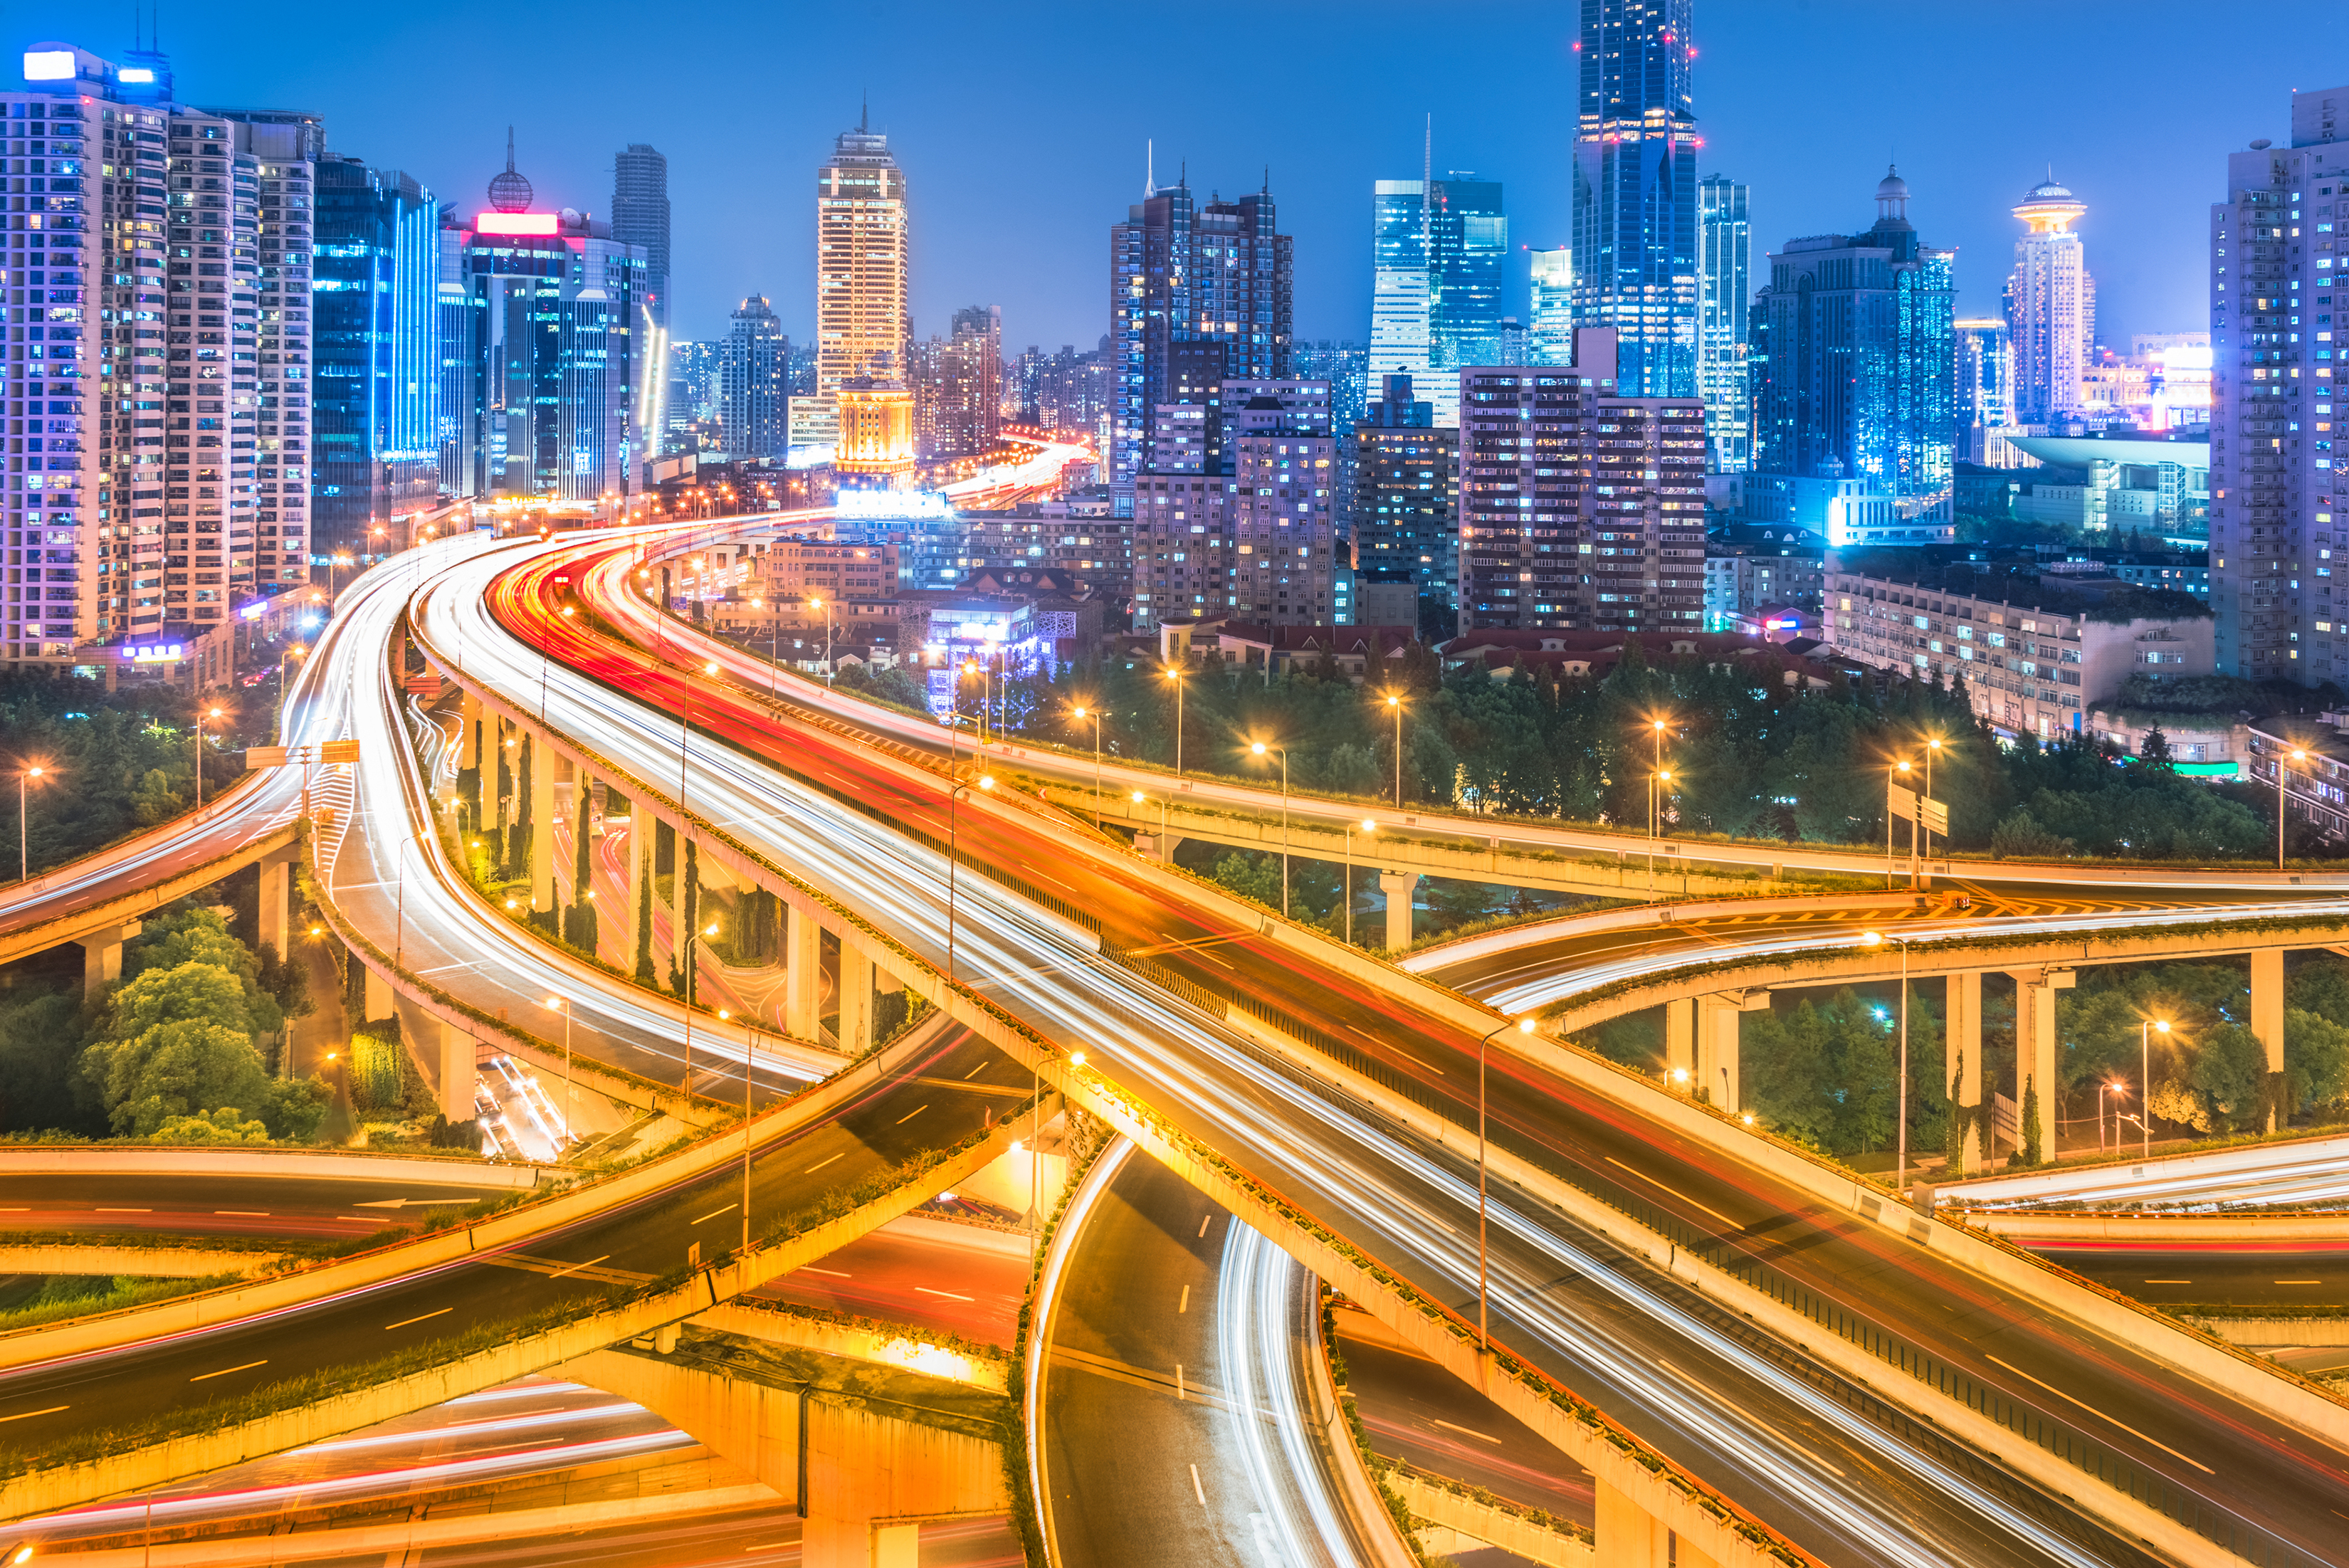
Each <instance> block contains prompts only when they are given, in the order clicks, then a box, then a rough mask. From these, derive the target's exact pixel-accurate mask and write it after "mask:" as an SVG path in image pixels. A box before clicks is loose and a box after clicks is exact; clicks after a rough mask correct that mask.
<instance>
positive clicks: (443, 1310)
mask: <svg viewBox="0 0 2349 1568" xmlns="http://www.w3.org/2000/svg"><path fill="white" fill-rule="evenodd" d="M456 1310H457V1309H456V1308H455V1307H453V1306H444V1307H442V1308H441V1309H440V1312H426V1313H419V1314H418V1315H416V1316H414V1317H403V1318H401V1319H400V1320H399V1321H398V1323H387V1324H385V1325H384V1326H383V1330H384V1332H385V1333H386V1334H388V1333H390V1332H391V1331H392V1330H393V1329H395V1328H405V1327H407V1326H409V1324H411V1323H422V1322H423V1321H424V1320H425V1319H427V1318H431V1317H439V1316H440V1315H441V1314H442V1313H450V1312H454V1311H456Z"/></svg>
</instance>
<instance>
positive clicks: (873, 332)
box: [815, 119, 914, 451]
mask: <svg viewBox="0 0 2349 1568" xmlns="http://www.w3.org/2000/svg"><path fill="white" fill-rule="evenodd" d="M815 229H816V232H815V330H816V373H815V390H816V393H817V395H818V396H819V397H832V396H833V395H834V394H836V393H837V392H838V391H839V390H840V387H841V384H842V383H843V382H844V381H849V380H852V379H854V378H857V377H864V378H866V379H869V380H874V381H885V382H894V383H900V384H902V383H903V382H904V380H905V377H906V375H907V373H908V368H909V366H910V364H911V361H912V357H913V345H914V317H913V309H912V305H911V304H910V302H909V300H908V298H907V295H906V276H907V268H908V257H909V254H910V252H909V249H908V242H909V236H908V232H907V228H906V214H905V171H904V170H901V169H899V168H898V167H897V160H896V159H895V158H894V157H892V156H890V153H889V139H888V138H887V137H886V136H884V135H881V134H880V133H878V132H876V131H874V130H873V129H870V122H869V120H866V119H860V120H859V121H858V122H857V127H856V129H854V130H843V131H842V132H841V133H840V135H839V137H838V138H837V139H835V140H834V142H833V154H832V161H830V162H829V163H826V164H825V165H824V166H823V169H821V170H818V171H817V174H816V185H815ZM908 450H909V451H910V448H909V449H908Z"/></svg>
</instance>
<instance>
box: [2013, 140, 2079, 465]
mask: <svg viewBox="0 0 2349 1568" xmlns="http://www.w3.org/2000/svg"><path fill="white" fill-rule="evenodd" d="M2087 212H2088V204H2087V203H2086V202H2085V201H2081V200H2080V199H2079V198H2078V197H2076V196H2075V195H2073V194H2072V192H2071V191H2067V190H2065V189H2064V187H2063V186H2061V185H2058V184H2057V183H2055V179H2054V175H2053V174H2050V175H2049V176H2048V178H2047V180H2046V181H2045V182H2044V183H2042V184H2039V185H2034V186H2033V187H2032V189H2031V193H2030V194H2029V195H2027V196H2025V197H2024V198H2023V203H2022V205H2020V206H2018V207H2016V208H2015V210H2014V215H2015V216H2016V217H2018V218H2020V219H2022V220H2023V222H2024V223H2025V224H2026V225H2028V226H2029V231H2030V232H2027V233H2025V234H2024V235H2023V238H2021V239H2019V240H2017V241H2016V242H2014V271H2013V273H2012V274H2010V275H2009V276H2008V278H2007V282H2006V325H2007V330H2008V333H2009V335H2010V341H2011V342H2012V344H2013V355H2014V419H2015V423H2016V424H2018V425H2044V424H2046V423H2047V422H2048V421H2049V420H2051V419H2054V418H2058V417H2060V416H2061V415H2063V414H2064V413H2065V412H2066V411H2067V410H2070V409H2073V408H2077V407H2079V406H2080V378H2081V376H2082V374H2083V373H2084V372H2085V370H2086V369H2087V366H2088V356H2089V351H2090V350H2091V349H2092V348H2093V347H2094V346H2095V341H2096V293H2095V289H2096V285H2095V280H2094V279H2092V278H2090V277H2089V275H2088V262H2087V253H2086V250H2085V247H2084V246H2083V245H2082V244H2081V242H2080V236H2079V235H2077V234H2075V233H2074V232H2072V225H2073V224H2075V223H2076V222H2079V221H2080V220H2081V219H2082V218H2084V217H2085V216H2087Z"/></svg>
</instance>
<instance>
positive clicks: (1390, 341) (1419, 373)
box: [1371, 171, 1509, 424]
mask: <svg viewBox="0 0 2349 1568" xmlns="http://www.w3.org/2000/svg"><path fill="white" fill-rule="evenodd" d="M1371 247H1372V254H1371V374H1372V375H1373V376H1380V377H1386V376H1397V375H1402V376H1411V377H1415V378H1416V379H1415V380H1414V382H1413V385H1414V386H1416V387H1421V388H1422V389H1423V396H1424V397H1427V398H1428V400H1429V401H1431V402H1433V404H1434V405H1435V417H1436V419H1437V420H1438V422H1440V423H1444V424H1449V423H1451V422H1452V420H1453V419H1454V418H1455V417H1456V416H1457V411H1458V410H1457V404H1456V402H1455V399H1456V398H1457V397H1459V395H1460V379H1459V377H1457V376H1456V375H1454V374H1451V372H1454V371H1457V370H1458V369H1459V368H1460V367H1461V366H1464V365H1486V364H1491V363H1492V362H1493V361H1495V360H1496V359H1498V358H1500V357H1501V318H1502V317H1503V315H1506V311H1505V310H1504V309H1503V305H1502V299H1501V294H1502V290H1503V269H1504V266H1505V265H1506V261H1507V258H1508V251H1509V220H1508V218H1507V216H1506V213H1505V212H1504V211H1503V208H1502V199H1501V185H1500V182H1499V181H1494V180H1479V179H1477V178H1476V177H1475V175H1474V174H1466V173H1460V172H1457V171H1455V172H1454V173H1451V174H1448V175H1446V176H1445V177H1444V178H1443V179H1442V180H1435V181H1422V180H1381V181H1378V182H1377V183H1376V185H1375V186H1374V187H1373V188H1372V192H1371Z"/></svg>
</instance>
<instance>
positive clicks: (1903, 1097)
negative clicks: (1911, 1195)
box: [1860, 931, 1909, 1192]
mask: <svg viewBox="0 0 2349 1568" xmlns="http://www.w3.org/2000/svg"><path fill="white" fill-rule="evenodd" d="M1860 940H1861V941H1862V942H1865V943H1867V944H1868V945H1869V946H1870V947H1874V946H1876V945H1878V944H1880V943H1886V942H1895V943H1898V944H1899V945H1900V1108H1899V1113H1898V1114H1897V1116H1896V1117H1895V1119H1894V1125H1895V1127H1896V1128H1897V1129H1898V1130H1899V1140H1900V1144H1899V1147H1900V1152H1899V1156H1898V1158H1897V1160H1896V1161H1895V1163H1894V1165H1893V1177H1892V1190H1893V1191H1896V1192H1905V1191H1908V1188H1909V938H1907V937H1905V936H1887V935H1885V934H1883V933H1882V932H1878V931H1871V932H1868V933H1867V934H1864V935H1863V936H1861V937H1860Z"/></svg>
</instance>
